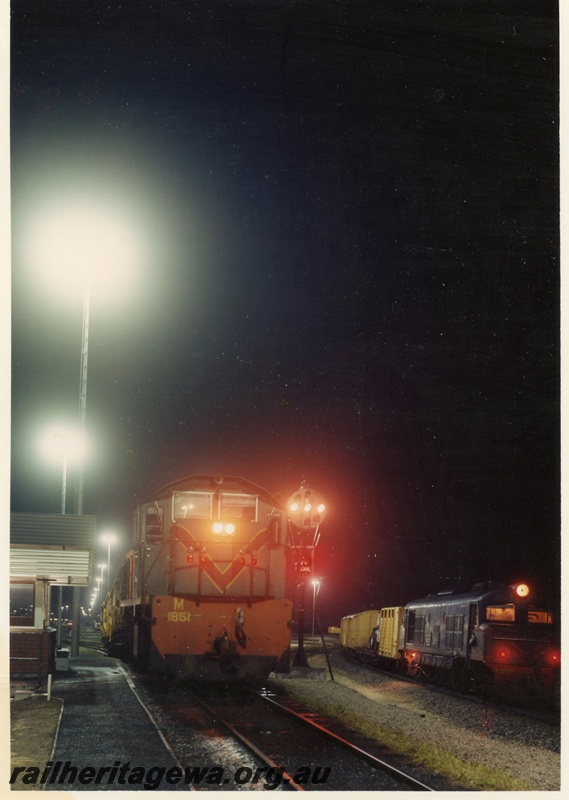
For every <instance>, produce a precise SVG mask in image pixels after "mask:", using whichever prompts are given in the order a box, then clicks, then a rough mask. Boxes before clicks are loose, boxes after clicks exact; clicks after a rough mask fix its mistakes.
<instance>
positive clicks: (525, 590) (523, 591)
mask: <svg viewBox="0 0 569 800" xmlns="http://www.w3.org/2000/svg"><path fill="white" fill-rule="evenodd" d="M515 592H516V594H517V596H518V597H527V596H528V595H529V586H528V585H527V583H518V585H517V586H516V589H515Z"/></svg>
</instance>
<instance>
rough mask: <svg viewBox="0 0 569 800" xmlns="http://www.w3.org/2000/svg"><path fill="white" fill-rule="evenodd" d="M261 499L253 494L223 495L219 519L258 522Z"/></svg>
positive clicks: (220, 497)
mask: <svg viewBox="0 0 569 800" xmlns="http://www.w3.org/2000/svg"><path fill="white" fill-rule="evenodd" d="M258 505H259V498H258V497H256V496H255V495H251V494H221V495H220V496H219V518H220V519H241V520H243V521H245V522H257V509H258Z"/></svg>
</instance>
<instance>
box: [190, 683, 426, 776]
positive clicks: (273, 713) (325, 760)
mask: <svg viewBox="0 0 569 800" xmlns="http://www.w3.org/2000/svg"><path fill="white" fill-rule="evenodd" d="M194 696H195V697H196V700H197V702H198V703H199V704H200V705H201V706H202V707H203V708H204V709H206V710H207V711H208V712H209V713H210V714H211V715H212V716H213V717H214V718H215V719H216V720H218V721H219V722H220V723H221V724H223V725H224V726H225V727H226V729H227V730H228V731H230V732H231V733H232V734H233V735H235V736H237V737H238V738H239V740H240V741H241V742H242V743H243V744H244V745H245V746H246V747H247V748H248V749H250V751H251V752H253V753H255V754H256V755H257V756H259V757H260V758H262V759H264V760H265V761H266V763H267V764H269V765H271V766H272V768H273V769H274V768H276V769H280V770H281V773H282V775H283V779H282V785H283V786H286V787H287V788H292V789H297V790H304V791H306V790H309V791H310V790H322V789H325V790H330V791H334V790H348V789H349V790H357V789H359V790H364V791H372V790H375V791H409V790H412V791H435V790H434V789H433V788H432V787H430V786H427V785H426V784H425V783H423V782H422V781H420V780H418V779H417V778H416V777H414V776H412V775H410V774H409V773H407V772H405V771H404V770H403V769H401V768H399V767H396V766H395V765H393V764H390V763H388V761H386V760H385V759H383V758H379V757H378V756H376V755H374V754H373V753H370V752H368V751H367V750H365V749H364V748H363V747H362V746H361V745H359V744H356V743H354V742H352V741H349V740H348V739H347V738H345V737H344V736H341V735H339V734H338V733H336V732H334V731H332V730H330V728H329V727H327V726H326V724H324V721H323V720H322V718H319V717H317V715H315V714H314V713H312V712H309V711H307V710H303V709H300V708H299V707H298V706H296V708H295V707H293V704H290V703H286V704H283V703H281V702H279V701H278V700H277V699H276V696H275V695H273V694H271V693H269V692H267V691H266V690H262V691H256V692H254V691H248V692H247V693H246V694H245V693H244V694H242V695H236V696H234V697H228V696H227V695H225V696H223V695H221V696H220V695H219V694H218V693H215V694H212V693H211V692H208V693H207V696H206V698H204V694H203V692H201V691H199V693H198V694H197V695H196V694H195V693H194ZM244 708H246V709H247V713H246V714H244V713H243V710H244ZM307 762H308V763H310V764H311V766H310V767H308V766H303V765H306V764H307ZM283 764H288V765H290V768H285V767H284V766H280V767H279V766H278V765H283Z"/></svg>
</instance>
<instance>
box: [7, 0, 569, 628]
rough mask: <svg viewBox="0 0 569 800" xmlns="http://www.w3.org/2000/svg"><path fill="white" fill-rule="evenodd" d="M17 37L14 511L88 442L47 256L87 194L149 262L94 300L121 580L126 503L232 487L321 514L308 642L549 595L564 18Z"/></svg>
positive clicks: (130, 12) (85, 29)
mask: <svg viewBox="0 0 569 800" xmlns="http://www.w3.org/2000/svg"><path fill="white" fill-rule="evenodd" d="M11 37H12V39H11V78H10V98H11V100H10V101H11V169H12V219H13V242H12V254H13V276H12V285H13V304H12V335H13V346H12V434H13V438H12V510H13V511H37V512H53V513H58V512H59V509H60V495H61V470H58V467H57V466H56V465H55V466H54V465H53V464H49V463H47V462H46V461H45V460H43V459H42V458H41V456H40V455H39V453H38V446H37V441H38V437H39V435H40V433H41V430H42V427H45V426H46V425H49V424H50V423H51V422H52V421H53V420H54V419H55V418H57V419H61V418H68V419H69V420H70V421H72V420H73V419H74V418H75V417H76V416H77V409H78V402H79V401H78V396H79V363H80V345H81V319H82V316H81V315H82V293H81V291H80V290H79V289H77V287H75V288H74V278H73V276H72V274H71V270H70V268H67V273H66V274H65V275H62V274H61V271H59V272H58V271H57V269H56V268H55V267H54V262H53V261H52V262H51V273H47V274H49V278H48V279H46V273H44V274H43V275H41V274H40V272H39V262H40V261H41V260H42V256H41V255H38V248H37V247H34V241H36V240H38V234H37V233H35V232H34V231H36V229H37V226H38V224H41V223H38V219H40V220H41V218H42V215H43V216H44V219H45V215H46V214H47V213H48V212H50V211H53V210H55V209H57V208H58V207H59V205H60V204H61V202H62V198H63V199H64V200H65V202H67V203H71V205H72V206H73V203H74V202H75V201H74V197H75V196H76V195H77V196H78V197H79V196H80V197H81V198H82V199H81V202H83V201H84V199H85V198H91V199H92V200H93V202H94V203H97V204H99V205H102V206H103V207H105V208H107V209H109V210H110V211H111V212H112V214H113V215H114V217H115V218H116V219H119V218H121V215H122V214H123V213H124V214H125V215H127V217H128V219H129V220H135V223H134V224H135V226H136V231H137V233H136V237H138V245H139V256H138V260H137V263H136V265H135V272H134V275H133V276H132V277H131V278H130V279H129V280H130V283H128V282H127V285H126V287H125V286H124V285H121V286H120V287H119V280H118V278H116V276H115V277H114V278H112V279H111V283H108V282H107V283H103V281H102V279H101V282H100V283H98V282H97V280H95V281H94V283H93V288H92V292H91V300H92V303H91V326H90V339H89V368H88V395H87V431H88V433H89V437H90V440H91V442H92V454H91V458H90V460H88V461H87V462H86V464H85V469H84V476H85V490H84V491H85V494H84V513H86V514H95V515H97V517H98V520H99V527H100V529H101V530H103V529H106V528H109V527H110V528H113V529H114V530H115V531H117V532H118V533H119V535H120V536H121V538H122V541H123V544H122V546H121V547H120V548H117V553H116V554H115V555H114V561H115V566H118V559H119V552H118V550H122V551H125V550H126V549H127V546H128V543H129V539H130V529H131V517H132V511H133V509H134V508H135V506H136V504H137V503H138V502H140V501H142V500H143V499H144V498H145V497H147V496H148V495H150V494H151V493H153V492H155V491H157V490H158V489H159V488H161V487H162V486H164V485H166V484H168V483H170V482H172V481H175V480H179V479H181V478H183V477H185V476H187V475H191V474H195V473H212V474H218V473H221V474H223V473H226V474H238V475H242V476H243V477H246V478H248V479H250V480H252V481H254V482H256V483H259V484H260V485H262V486H264V487H265V488H267V489H268V490H270V491H272V492H274V493H280V494H282V497H283V499H285V500H286V498H288V496H289V495H290V494H291V493H292V492H293V491H295V490H296V489H297V488H298V486H299V484H300V481H301V480H303V479H304V480H306V481H307V482H308V483H309V484H310V485H312V486H313V487H314V488H316V489H318V490H319V491H320V492H321V493H322V494H323V495H324V497H325V498H326V500H327V501H328V504H329V513H328V517H327V519H326V522H325V523H324V525H323V526H322V536H321V543H320V545H319V551H318V554H317V561H316V574H317V575H318V576H319V577H322V578H323V584H322V590H321V593H320V597H319V603H320V608H321V615H322V618H323V620H324V621H325V622H326V624H332V623H334V622H337V621H338V620H339V618H340V617H341V616H343V615H344V614H348V613H352V612H354V611H359V610H361V609H363V608H366V607H381V606H382V605H392V604H399V603H405V602H407V601H409V600H411V599H414V598H417V597H420V596H422V595H423V594H426V593H428V592H430V591H437V590H441V589H446V588H448V587H449V586H454V585H461V586H470V585H471V584H472V583H473V582H475V581H479V580H485V579H495V580H507V581H511V580H515V579H519V578H522V577H523V578H525V579H528V580H531V581H533V582H535V583H536V585H537V586H538V587H540V588H541V589H542V590H544V591H547V592H551V593H553V594H556V592H557V589H558V586H559V581H560V577H559V571H560V567H559V561H560V499H559V497H560V476H559V438H560V437H559V427H560V408H559V325H560V320H559V310H558V309H559V151H558V141H559V138H558V137H559V124H558V123H559V111H558V101H559V97H558V80H557V75H558V12H557V8H556V4H555V3H554V2H535V0H532V2H529V0H527V1H526V0H511V1H509V2H506V0H496V2H491V3H489V2H487V0H465V1H464V2H457V0H438V2H430V1H429V0H416V2H412V3H410V2H405V1H404V0H354V1H353V2H339V1H337V0H306V2H305V1H304V0H298V1H293V0H263V2H259V0H232V1H231V2H230V1H229V0H217V1H216V2H187V1H186V0H180V1H179V2H177V1H176V0H153V1H152V2H145V3H140V2H133V0H126V2H123V3H106V2H99V1H98V0H72V1H71V0H51V2H49V3H45V2H43V0H42V1H41V2H38V1H37V0H14V1H13V3H12V18H11ZM77 204H78V205H79V201H77ZM68 207H69V206H68ZM43 249H44V251H45V250H48V249H51V248H47V247H46V246H45V245H44V246H43ZM43 255H44V256H45V252H44V253H43ZM78 260H80V259H78ZM99 260H100V261H105V260H107V259H106V258H100V259H99ZM136 270H138V272H136ZM67 290H69V291H67ZM75 475H76V471H75V470H74V469H72V468H71V467H70V469H69V475H68V497H70V498H72V496H73V491H74V482H75ZM70 504H71V505H72V503H71V501H70ZM67 510H68V511H72V510H73V509H72V508H71V507H68V509H67Z"/></svg>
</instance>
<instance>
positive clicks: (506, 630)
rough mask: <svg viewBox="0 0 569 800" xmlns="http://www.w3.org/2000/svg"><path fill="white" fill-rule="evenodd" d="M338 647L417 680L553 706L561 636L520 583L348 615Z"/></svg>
mask: <svg viewBox="0 0 569 800" xmlns="http://www.w3.org/2000/svg"><path fill="white" fill-rule="evenodd" d="M340 641H341V644H342V647H343V648H344V649H345V650H346V651H347V652H348V654H350V655H351V656H352V657H355V658H357V659H358V660H361V661H366V662H370V663H374V664H377V665H378V666H383V667H386V668H391V669H394V670H397V671H399V672H403V673H405V674H408V675H412V676H415V677H425V678H428V679H429V680H431V681H434V682H439V683H448V684H451V685H455V686H457V687H460V688H465V689H470V688H471V689H473V690H475V691H477V692H481V693H493V694H495V695H497V696H501V697H504V698H507V699H518V700H519V699H523V698H528V697H535V698H540V699H542V700H544V701H545V702H548V703H549V704H553V705H555V704H556V703H557V700H558V693H559V682H560V661H561V656H560V647H559V636H558V630H557V627H556V625H555V621H554V618H553V613H552V612H551V611H550V610H549V609H547V608H544V607H542V606H539V605H536V604H535V601H534V599H533V597H532V592H531V590H530V589H529V587H528V585H527V584H525V583H519V584H514V585H511V586H506V585H504V584H500V583H495V582H486V583H481V584H477V585H476V586H474V588H473V589H472V590H471V591H469V592H456V593H455V592H442V593H440V594H437V595H429V596H428V597H424V598H422V599H420V600H416V601H413V602H410V603H408V604H407V605H406V606H397V607H392V608H383V609H381V610H374V611H364V612H361V613H360V614H353V615H350V616H347V617H344V618H343V619H342V621H341V632H340Z"/></svg>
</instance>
